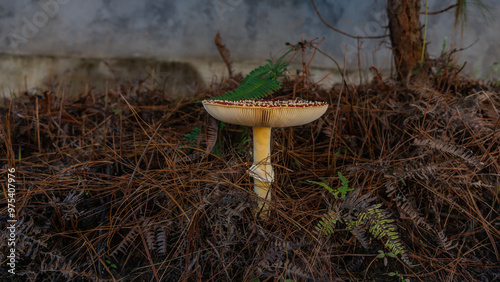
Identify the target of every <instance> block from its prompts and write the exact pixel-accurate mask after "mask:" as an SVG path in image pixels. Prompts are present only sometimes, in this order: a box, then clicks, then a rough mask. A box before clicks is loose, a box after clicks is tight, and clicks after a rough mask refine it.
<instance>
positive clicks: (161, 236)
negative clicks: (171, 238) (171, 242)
mask: <svg viewBox="0 0 500 282" xmlns="http://www.w3.org/2000/svg"><path fill="white" fill-rule="evenodd" d="M167 232H168V229H167V226H164V225H160V226H157V227H156V244H157V249H156V250H157V251H158V253H159V254H162V255H163V254H165V253H166V252H167Z"/></svg>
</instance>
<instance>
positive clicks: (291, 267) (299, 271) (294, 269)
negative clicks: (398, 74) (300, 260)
mask: <svg viewBox="0 0 500 282" xmlns="http://www.w3.org/2000/svg"><path fill="white" fill-rule="evenodd" d="M285 268H286V271H287V272H288V273H289V274H292V275H293V276H297V277H300V278H302V279H306V280H307V281H318V280H316V279H315V278H314V277H312V276H311V275H309V274H307V273H306V271H305V270H304V269H303V268H302V267H300V266H298V265H295V264H293V263H291V262H290V261H288V260H287V261H286V262H285Z"/></svg>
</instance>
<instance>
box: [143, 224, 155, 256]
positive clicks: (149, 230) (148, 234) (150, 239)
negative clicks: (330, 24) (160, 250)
mask: <svg viewBox="0 0 500 282" xmlns="http://www.w3.org/2000/svg"><path fill="white" fill-rule="evenodd" d="M150 223H151V222H150V221H149V220H145V221H143V224H142V229H141V232H142V234H143V235H144V238H146V244H147V245H148V249H150V250H155V249H156V248H155V245H156V236H155V234H154V226H152V225H151V224H150Z"/></svg>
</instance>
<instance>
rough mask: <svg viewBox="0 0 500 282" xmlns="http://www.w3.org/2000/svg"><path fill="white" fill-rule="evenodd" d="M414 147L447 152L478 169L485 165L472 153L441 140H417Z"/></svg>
mask: <svg viewBox="0 0 500 282" xmlns="http://www.w3.org/2000/svg"><path fill="white" fill-rule="evenodd" d="M414 145H417V146H426V147H429V148H431V149H434V150H438V151H441V152H445V153H448V154H451V155H454V156H456V157H459V158H461V159H463V160H464V161H466V162H468V163H470V164H472V165H474V166H476V167H478V168H481V167H483V165H484V164H483V163H481V162H479V161H477V160H476V159H475V157H474V155H473V153H472V152H470V151H469V152H467V151H465V149H464V148H460V147H458V146H456V145H452V144H444V143H443V142H441V141H439V140H431V139H418V138H415V139H414Z"/></svg>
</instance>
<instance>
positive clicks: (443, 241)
mask: <svg viewBox="0 0 500 282" xmlns="http://www.w3.org/2000/svg"><path fill="white" fill-rule="evenodd" d="M436 234H437V235H438V236H437V239H438V244H439V246H440V247H441V248H443V249H444V250H445V251H451V250H453V249H455V248H456V247H457V246H458V242H457V243H455V244H453V241H451V240H449V239H448V237H446V234H444V230H441V231H439V232H437V233H436Z"/></svg>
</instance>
